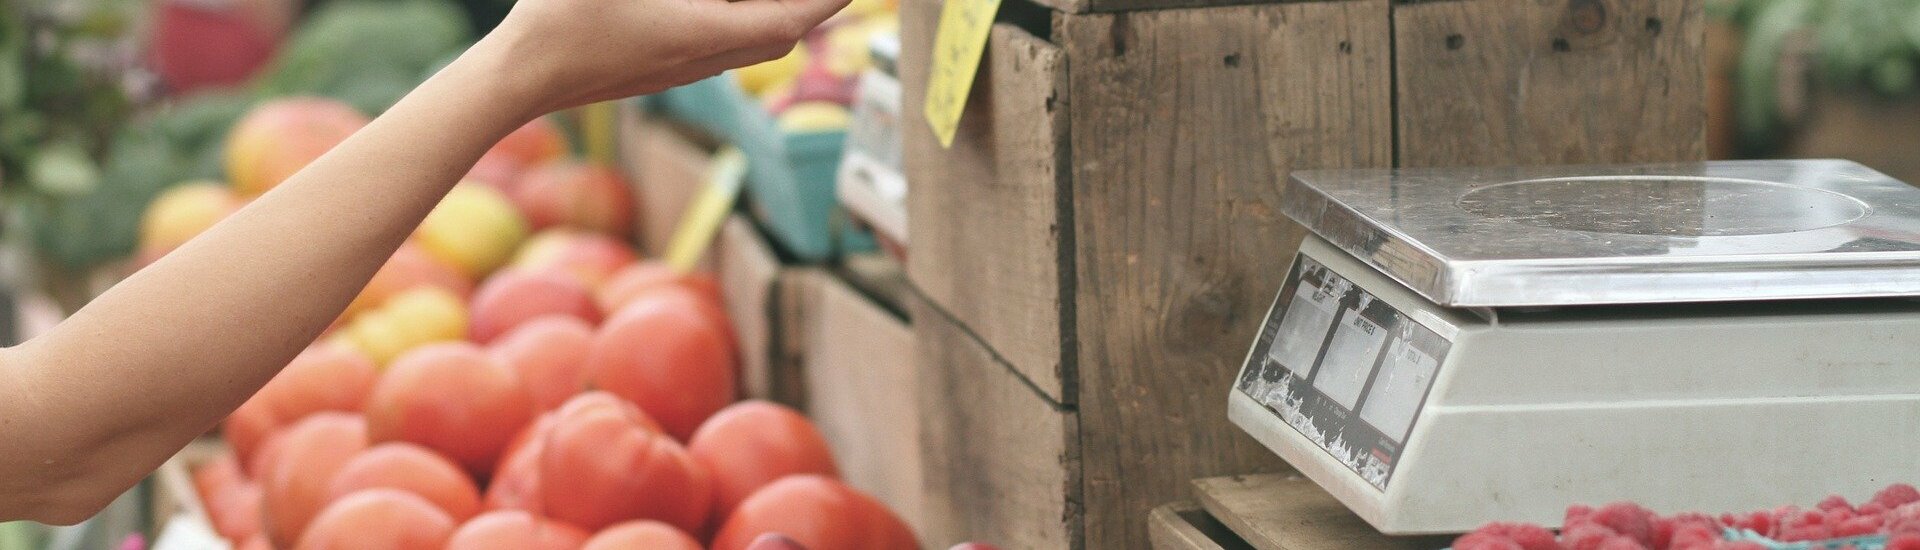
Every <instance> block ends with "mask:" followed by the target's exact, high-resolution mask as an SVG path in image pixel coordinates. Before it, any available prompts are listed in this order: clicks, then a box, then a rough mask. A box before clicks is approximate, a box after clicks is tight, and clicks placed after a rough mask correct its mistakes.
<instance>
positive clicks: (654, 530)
mask: <svg viewBox="0 0 1920 550" xmlns="http://www.w3.org/2000/svg"><path fill="white" fill-rule="evenodd" d="M634 548H646V549H648V550H704V549H703V548H701V547H700V541H697V540H693V537H690V536H687V534H686V533H683V532H681V531H680V530H679V529H675V528H674V527H673V526H672V525H667V524H665V523H660V522H658V521H629V522H625V523H621V524H618V525H614V526H612V527H608V528H606V529H603V530H601V531H600V532H599V533H597V534H595V535H593V538H591V539H587V543H586V545H585V546H581V547H580V550H632V549H634Z"/></svg>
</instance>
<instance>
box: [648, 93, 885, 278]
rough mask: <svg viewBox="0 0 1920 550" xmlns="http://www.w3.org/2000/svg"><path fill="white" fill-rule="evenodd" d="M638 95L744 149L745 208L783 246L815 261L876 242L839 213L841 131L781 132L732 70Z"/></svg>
mask: <svg viewBox="0 0 1920 550" xmlns="http://www.w3.org/2000/svg"><path fill="white" fill-rule="evenodd" d="M642 100H643V101H645V102H646V103H647V105H648V106H649V107H650V108H652V109H655V110H656V111H658V112H661V113H663V114H665V115H666V116H668V117H671V118H675V119H678V120H681V121H684V122H686V123H689V124H692V125H694V126H695V127H698V128H700V129H701V130H704V131H706V132H708V133H711V134H713V136H714V137H716V138H719V139H721V140H723V141H726V142H728V143H732V144H733V145H734V146H735V147H738V148H740V150H741V151H742V152H744V153H745V154H746V156H747V163H748V168H747V184H746V195H747V196H746V200H747V204H748V210H749V211H750V212H752V213H753V215H754V217H755V218H756V219H758V220H759V221H760V223H761V225H763V226H765V227H766V228H767V232H768V233H769V234H770V235H771V236H772V237H773V240H774V241H775V244H776V245H778V246H779V247H780V249H781V250H782V251H784V252H786V253H787V254H789V255H791V256H792V257H793V258H795V259H797V260H799V261H801V262H803V263H815V262H823V261H826V260H830V259H833V258H835V257H837V256H839V255H841V254H844V253H848V252H866V251H871V250H874V249H875V247H876V245H875V244H874V241H873V238H872V236H871V235H864V234H861V233H858V232H856V231H855V230H854V229H853V228H852V225H851V224H849V223H846V221H845V220H844V219H843V218H841V217H840V216H839V215H838V214H837V211H838V206H839V201H838V198H837V194H836V193H835V175H836V172H837V171H838V170H839V167H840V157H841V152H842V150H843V149H844V148H845V145H846V132H844V131H830V132H806V133H798V134H789V133H785V132H782V131H781V130H780V128H779V125H778V124H777V123H776V122H775V120H774V118H773V115H772V114H771V113H769V112H767V110H766V109H764V108H762V107H761V106H760V105H759V103H757V102H755V101H754V100H753V99H752V98H750V97H748V96H747V94H746V93H745V92H742V91H741V90H740V87H739V86H737V85H735V84H734V82H733V76H732V75H731V74H723V75H720V76H716V77H714V78H709V79H707V80H702V81H700V82H695V83H693V84H689V85H686V86H681V87H679V88H674V89H671V90H667V91H665V92H661V93H660V94H657V95H653V96H648V97H646V98H643V99H642Z"/></svg>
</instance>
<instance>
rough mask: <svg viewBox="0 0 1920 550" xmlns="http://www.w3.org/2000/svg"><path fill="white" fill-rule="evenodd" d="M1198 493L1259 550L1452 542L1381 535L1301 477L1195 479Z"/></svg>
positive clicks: (1416, 547) (1428, 549)
mask: <svg viewBox="0 0 1920 550" xmlns="http://www.w3.org/2000/svg"><path fill="white" fill-rule="evenodd" d="M1193 490H1194V491H1193V492H1194V496H1195V497H1197V498H1198V499H1199V500H1200V505H1201V506H1202V507H1204V508H1206V510H1207V513H1208V514H1210V515H1212V516H1213V517H1214V519H1217V520H1219V521H1220V523H1223V524H1225V525H1226V526H1227V527H1228V528H1230V529H1233V532H1234V533H1236V534H1238V535H1240V537H1241V538H1244V539H1246V541H1247V542H1248V543H1250V544H1252V545H1253V547H1254V548H1259V549H1260V550H1348V549H1353V548H1368V549H1376V550H1395V549H1405V550H1434V549H1435V548H1445V547H1446V546H1447V543H1448V542H1449V539H1448V537H1389V536H1386V535H1382V534H1380V532H1379V531H1375V530H1374V529H1373V526H1371V525H1367V522H1366V521H1364V520H1361V519H1360V516H1356V515H1353V512H1352V511H1349V510H1347V507H1346V506H1345V505H1343V504H1340V501H1338V500H1335V499H1334V498H1333V495H1329V494H1327V492H1326V491H1325V490H1323V489H1321V488H1320V486H1319V485H1315V484H1314V483H1313V481H1311V480H1308V479H1306V478H1302V477H1298V476H1290V475H1252V476H1229V477H1217V478H1207V479H1196V480H1194V481H1193Z"/></svg>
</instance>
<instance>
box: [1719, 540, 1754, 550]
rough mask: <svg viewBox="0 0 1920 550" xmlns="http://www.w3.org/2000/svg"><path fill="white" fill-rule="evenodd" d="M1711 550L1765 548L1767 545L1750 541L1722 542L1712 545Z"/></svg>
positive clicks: (1752, 549)
mask: <svg viewBox="0 0 1920 550" xmlns="http://www.w3.org/2000/svg"><path fill="white" fill-rule="evenodd" d="M1713 550H1767V546H1766V545H1764V544H1760V543H1758V542H1751V541H1740V542H1722V543H1720V544H1719V545H1716V546H1714V547H1713Z"/></svg>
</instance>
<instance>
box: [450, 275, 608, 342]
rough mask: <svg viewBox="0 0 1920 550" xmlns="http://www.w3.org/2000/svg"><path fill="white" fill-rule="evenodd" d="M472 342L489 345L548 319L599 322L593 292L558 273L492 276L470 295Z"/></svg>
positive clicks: (575, 278) (572, 278) (579, 282)
mask: <svg viewBox="0 0 1920 550" xmlns="http://www.w3.org/2000/svg"><path fill="white" fill-rule="evenodd" d="M472 309H473V328H472V336H473V340H474V341H475V342H480V343H489V342H492V341H493V340H494V339H495V338H499V337H500V335H502V334H506V333H507V331H510V330H513V328H514V327H517V326H520V325H521V324H523V323H526V322H528V321H532V320H534V319H538V318H541V317H545V316H548V315H564V316H569V317H573V318H576V319H579V320H582V321H586V322H587V323H588V324H594V323H599V322H600V306H598V305H596V304H594V301H593V290H592V289H589V288H587V284H586V283H584V282H581V280H580V279H579V278H578V277H574V276H573V275H570V274H567V273H565V272H562V271H557V270H530V269H523V270H507V271H502V272H499V273H495V274H494V275H493V276H492V277H489V278H487V280H486V282H484V283H481V284H480V289H479V290H475V291H474V292H473V308H472Z"/></svg>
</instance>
